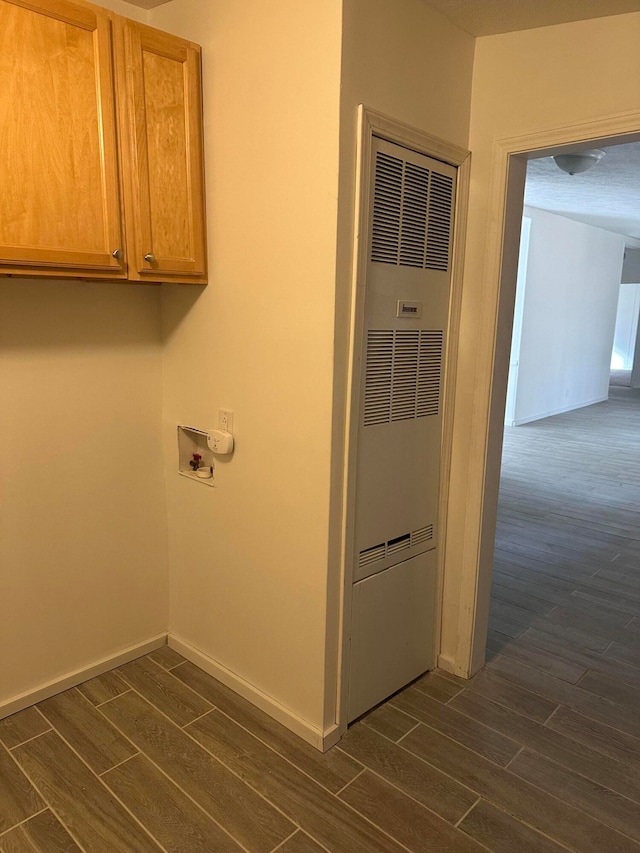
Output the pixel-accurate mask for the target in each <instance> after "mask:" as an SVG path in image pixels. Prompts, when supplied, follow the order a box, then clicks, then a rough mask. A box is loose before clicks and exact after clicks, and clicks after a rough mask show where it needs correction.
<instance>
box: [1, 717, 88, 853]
mask: <svg viewBox="0 0 640 853" xmlns="http://www.w3.org/2000/svg"><path fill="white" fill-rule="evenodd" d="M38 710H39V709H38ZM51 731H54V730H53V729H51ZM43 734H44V732H43ZM31 740H35V738H31ZM7 752H9V750H7ZM9 755H10V756H11V758H12V759H13V761H14V763H15V764H16V766H17V767H18V769H19V770H20V772H21V773H22V774H23V775H24V776H25V778H26V779H27V780H28V782H29V784H30V785H31V786H32V787H33V789H34V790H35V791H36V792H37V794H38V796H39V797H40V799H41V800H42V802H43V803H45V805H46V808H44V809H41V810H40V811H39V812H38V814H42V812H43V811H47V809H48V810H49V811H50V812H51V814H52V815H53V816H54V817H55V819H56V820H57V821H58V823H59V824H60V826H62V827H63V829H64V830H65V831H66V832H67V833H68V834H69V835H70V836H71V838H72V839H73V841H74V842H75V843H76V844H77V845H78V847H79V848H80V850H81V851H82V853H91V851H89V850H86V849H85V847H84V846H83V845H82V844H81V843H80V839H79V838H77V837H76V835H75V834H74V833H73V832H72V830H71V827H69V826H67V824H66V823H65V822H64V821H63V820H62V817H61V816H60V815H59V814H58V811H57V809H55V808H54V806H53V805H52V803H50V802H49V800H48V799H47V797H45V796H44V794H43V793H42V791H41V790H40V789H39V788H38V786H37V785H36V783H35V782H34V781H33V779H32V778H31V776H30V775H29V773H28V772H27V771H26V769H25V768H24V767H23V766H22V765H21V764H20V762H19V761H18V759H17V758H15V757H14V756H13V755H11V753H10V752H9ZM33 817H35V815H31V816H30V817H29V818H27V820H31V818H33ZM22 823H26V821H22ZM12 828H15V827H12Z"/></svg>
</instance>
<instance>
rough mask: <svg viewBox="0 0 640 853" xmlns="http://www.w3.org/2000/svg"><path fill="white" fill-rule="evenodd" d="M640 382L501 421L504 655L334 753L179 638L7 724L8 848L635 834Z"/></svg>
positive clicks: (401, 696) (440, 677)
mask: <svg viewBox="0 0 640 853" xmlns="http://www.w3.org/2000/svg"><path fill="white" fill-rule="evenodd" d="M639 436H640V397H639V395H638V392H633V391H631V390H630V389H613V390H612V399H611V401H610V402H608V403H605V404H599V405H597V406H592V407H590V408H588V409H583V410H580V411H579V412H574V413H571V414H568V415H563V416H559V417H556V418H551V419H548V420H545V421H540V422H538V423H535V424H531V425H528V426H525V427H519V428H517V429H514V430H508V431H507V435H506V440H505V454H504V467H503V482H502V493H501V503H500V519H499V528H498V536H497V549H496V563H495V578H494V588H493V614H492V622H491V630H490V633H489V644H488V649H489V652H488V655H489V663H488V665H487V667H486V669H485V670H483V671H482V672H481V673H479V674H478V675H477V676H476V677H475V678H473V679H471V680H470V681H468V682H465V681H461V680H460V679H457V678H454V677H452V676H449V675H447V674H445V673H441V672H436V673H430V674H428V675H426V676H424V677H423V678H421V679H419V680H418V681H417V682H414V684H412V685H411V686H409V687H408V688H406V689H405V690H403V691H402V692H401V693H398V694H397V695H396V696H394V697H393V698H392V699H390V700H389V701H388V702H386V703H385V704H384V705H382V706H380V707H379V708H377V709H376V710H375V711H373V712H371V713H370V714H369V715H367V716H366V717H365V718H363V719H362V720H361V721H359V722H358V723H356V724H355V725H354V726H352V727H351V729H350V730H349V732H348V733H347V735H346V736H345V737H344V738H343V740H342V741H341V743H340V744H339V746H338V747H335V748H334V749H332V750H330V751H329V752H328V753H326V754H325V755H322V754H320V753H319V752H317V751H316V750H314V749H313V748H312V747H310V746H308V745H307V744H305V743H304V742H303V741H301V740H300V739H298V738H297V737H295V736H294V735H292V734H291V733H290V732H288V731H287V730H286V729H284V728H282V727H281V726H279V725H278V724H277V723H275V722H273V721H272V720H271V719H270V718H268V717H266V716H265V715H264V714H262V713H261V712H259V711H257V710H256V709H254V708H253V707H252V706H251V705H249V704H248V703H247V702H245V701H244V700H242V699H240V698H239V697H237V696H236V695H235V694H233V693H232V692H231V691H229V690H228V689H226V688H225V687H223V686H221V685H220V684H219V683H217V682H216V681H214V680H213V679H212V678H210V677H209V676H208V675H206V674H205V673H203V672H202V671H201V670H199V669H198V668H197V667H195V666H193V665H192V664H191V663H188V662H186V661H184V660H183V658H181V657H180V656H179V655H177V654H176V653H175V652H173V651H171V650H169V649H168V648H164V649H162V650H159V651H157V652H154V653H152V654H150V655H148V656H147V657H144V658H140V659H138V660H137V661H134V662H132V663H129V664H127V665H125V666H123V667H120V668H119V669H117V670H114V671H112V672H110V673H107V674H106V675H103V676H101V677H99V678H96V679H93V680H92V681H88V682H86V683H85V684H83V685H81V686H80V687H78V688H76V689H73V690H68V691H66V692H65V693H61V694H60V695H58V696H56V697H54V698H53V699H49V700H47V701H45V702H42V703H40V704H39V705H37V706H35V707H33V708H29V709H28V710H26V711H23V712H21V713H19V714H16V715H14V716H13V717H10V718H8V719H6V720H4V721H2V722H0V851H2V853H14V851H15V853H24V851H40V852H41V853H58V851H74V850H75V851H77V850H84V851H87V853H103V851H104V853H120V851H124V852H125V853H131V851H148V850H165V851H176V852H177V851H183V852H184V853H197V851H216V853H217V851H221V853H227V851H229V853H230V852H231V851H240V850H247V851H255V853H269V851H275V850H278V851H281V853H318V851H322V850H328V851H336V853H372V851H385V853H391V851H402V850H404V851H406V850H410V851H415V852H416V853H420V851H438V853H445V851H461V853H472V851H482V850H485V851H486V850H490V851H495V853H560V851H563V850H564V851H566V850H573V851H579V853H631V851H635V853H640V712H639V709H640V573H639V571H638V565H639V560H640V525H639V523H638V522H639V520H640V518H639V514H640V510H639V508H640V453H638V449H637V442H638V437H639Z"/></svg>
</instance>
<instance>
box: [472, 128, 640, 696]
mask: <svg viewBox="0 0 640 853" xmlns="http://www.w3.org/2000/svg"><path fill="white" fill-rule="evenodd" d="M637 139H638V137H637V136H636V137H634V136H632V135H630V136H628V137H625V139H624V141H623V142H621V143H620V142H619V145H620V151H619V152H618V153H621V152H622V148H624V147H625V145H627V146H628V147H633V148H634V151H635V145H633V146H629V143H636V142H637ZM610 142H611V140H607V139H598V140H590V141H589V142H588V143H587V144H583V145H582V146H575V145H574V146H570V148H569V149H565V150H571V151H577V150H579V148H580V147H583V148H594V147H598V148H603V147H605V148H606V146H607V145H609V144H610ZM559 150H560V149H557V148H556V149H553V150H551V149H550V150H548V151H542V152H541V151H540V150H537V151H530V152H523V153H518V154H517V155H516V156H517V157H518V159H519V160H520V161H523V160H524V161H528V162H529V164H530V165H532V164H534V163H536V161H537V160H538V159H539V158H540V157H541V156H544V157H550V155H551V154H554V153H557V152H558V151H559ZM608 150H609V151H612V152H615V149H614V148H609V149H608ZM552 163H553V161H551V160H547V162H546V165H545V168H556V167H555V166H553V165H552ZM520 165H522V162H521V163H520ZM523 171H524V170H522V169H521V173H520V178H522V172H523ZM577 179H579V176H575V177H574V180H577ZM600 179H601V180H604V179H605V175H604V173H603V174H602V175H601V176H600ZM514 183H516V184H517V188H516V187H513V186H512V187H511V192H512V193H516V194H517V193H519V196H520V199H521V201H524V202H525V204H526V203H527V202H530V201H531V193H529V191H528V190H527V192H526V194H525V193H524V181H522V180H520V181H515V182H514ZM574 187H575V185H574ZM509 209H510V210H511V215H510V217H509V218H507V220H506V221H505V235H506V236H505V244H507V242H508V233H509V232H511V238H513V236H514V232H515V229H516V227H518V228H519V227H520V222H518V219H517V216H516V215H515V213H514V211H516V210H517V209H518V207H517V204H515V203H513V204H512V206H511V207H510V208H509ZM520 210H521V211H522V205H521V206H520ZM523 213H524V218H523V219H522V232H521V241H520V246H521V250H520V256H519V263H518V274H517V279H518V286H517V287H516V280H515V279H516V276H515V274H513V273H514V270H513V269H512V276H511V278H510V279H509V278H503V289H505V290H506V289H507V288H509V289H510V293H509V294H508V295H506V294H504V293H503V296H504V297H505V299H504V302H505V303H506V302H508V301H511V306H512V307H511V310H512V311H513V312H514V322H513V332H512V338H511V348H510V350H511V354H510V356H506V357H507V358H508V369H506V365H505V364H504V358H505V353H508V352H509V349H508V347H505V345H504V344H505V341H502V347H501V346H500V341H497V344H498V351H502V353H503V364H502V365H501V366H500V365H497V366H496V375H498V374H500V373H501V375H502V376H503V387H502V388H501V389H497V388H496V387H495V385H494V393H503V394H504V395H505V398H506V403H505V422H506V424H507V425H506V427H505V430H504V436H503V438H504V443H503V446H502V457H501V462H500V456H499V455H498V456H497V459H498V462H497V464H498V466H499V467H500V466H501V470H500V497H499V500H498V506H497V525H496V536H495V549H494V554H493V573H492V586H491V589H492V593H491V615H490V618H489V628H488V636H487V660H488V661H489V666H490V668H491V671H492V674H493V675H494V677H496V678H497V679H498V681H499V680H500V678H501V676H502V675H504V676H505V678H507V679H508V680H510V681H511V682H513V678H514V672H515V668H519V670H518V671H519V678H520V682H519V683H520V684H521V685H522V687H523V688H524V689H531V690H535V686H536V685H537V687H538V690H537V691H536V692H545V691H544V690H542V691H541V689H540V688H541V687H542V686H544V685H545V684H546V681H545V679H551V682H550V683H551V686H552V687H553V686H554V685H555V684H562V683H569V684H574V685H577V684H578V683H580V685H582V681H583V679H586V681H585V687H586V689H587V691H591V692H593V693H595V694H596V695H601V696H608V695H609V692H610V691H611V690H616V689H619V688H617V687H616V683H615V682H616V680H617V679H618V676H620V678H621V683H625V680H626V682H628V680H629V678H633V677H634V675H638V676H640V670H639V671H638V672H637V673H634V668H633V667H632V668H631V669H629V670H628V671H626V670H625V667H629V666H632V658H633V659H634V660H635V662H636V663H637V655H638V648H639V638H640V632H638V630H637V628H638V627H639V626H640V580H639V579H638V578H637V576H636V575H635V566H636V565H637V561H638V558H639V557H640V513H638V512H637V509H636V508H637V506H638V505H639V503H640V501H639V499H640V466H639V465H637V464H635V463H634V461H633V459H634V455H633V442H634V441H635V435H637V430H638V428H640V390H638V389H637V388H636V389H633V388H630V387H612V388H609V369H610V361H611V350H612V348H613V341H614V328H615V327H616V309H617V307H618V298H617V297H618V293H619V288H620V282H621V281H624V275H623V274H622V269H623V264H622V258H623V255H624V251H625V242H626V247H627V249H631V250H632V251H633V250H634V249H635V241H634V240H633V239H626V240H625V237H623V236H621V234H620V233H618V234H615V233H613V232H612V231H609V230H606V228H607V224H606V223H603V222H597V223H596V222H593V221H589V218H588V217H587V218H584V217H583V218H580V217H579V216H578V217H576V216H569V217H568V216H567V214H566V212H565V215H558V213H557V212H555V211H550V210H549V209H548V208H547V209H545V210H542V209H540V208H538V207H535V206H526V207H524V210H523ZM594 218H595V217H594ZM618 230H620V229H618ZM622 233H625V232H624V231H623V232H622ZM581 246H582V249H581V248H580V247H581ZM506 251H507V250H506V248H505V252H506ZM602 264H604V266H602ZM616 264H617V269H616ZM616 275H617V276H618V278H617V282H616ZM574 284H575V291H574V290H572V287H573V285H574ZM612 288H615V290H613V289H612ZM505 310H506V308H505ZM509 325H511V324H509ZM607 343H608V349H607ZM523 354H524V358H523ZM507 373H508V376H509V381H508V383H507V381H506V377H507ZM493 426H494V429H496V430H497V429H498V428H499V426H498V425H497V424H494V425H493ZM494 474H497V472H494ZM622 691H623V692H624V688H622Z"/></svg>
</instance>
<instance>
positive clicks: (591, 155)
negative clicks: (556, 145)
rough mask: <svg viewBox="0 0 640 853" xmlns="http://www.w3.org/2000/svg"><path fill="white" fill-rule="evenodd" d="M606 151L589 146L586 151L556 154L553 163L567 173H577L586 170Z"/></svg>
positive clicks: (597, 161) (600, 158)
mask: <svg viewBox="0 0 640 853" xmlns="http://www.w3.org/2000/svg"><path fill="white" fill-rule="evenodd" d="M605 154H606V151H602V149H600V148H591V149H589V150H588V151H578V152H577V153H575V154H558V155H557V156H556V157H554V158H553V159H554V160H555V164H556V166H557V167H558V168H559V169H562V171H563V172H567V173H568V174H569V175H577V174H579V173H580V172H586V171H587V169H590V168H591V167H592V166H595V165H596V163H599V162H600V160H602V158H603V157H604V155H605Z"/></svg>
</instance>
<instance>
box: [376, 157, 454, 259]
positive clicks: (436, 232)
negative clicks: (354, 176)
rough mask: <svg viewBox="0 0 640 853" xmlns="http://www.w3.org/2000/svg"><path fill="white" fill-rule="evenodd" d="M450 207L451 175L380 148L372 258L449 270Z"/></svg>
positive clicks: (451, 197)
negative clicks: (385, 151)
mask: <svg viewBox="0 0 640 853" xmlns="http://www.w3.org/2000/svg"><path fill="white" fill-rule="evenodd" d="M452 207H453V179H452V178H450V177H449V176H447V175H441V174H440V173H439V172H434V171H433V170H432V169H426V168H424V167H423V166H417V165H416V164H415V163H408V162H405V161H404V160H400V159H399V158H398V157H391V156H390V155H389V154H385V153H383V152H381V151H379V152H378V153H377V155H376V172H375V189H374V194H373V226H372V242H371V260H372V261H376V262H378V263H382V264H394V265H396V266H404V267H416V268H417V269H428V270H442V271H444V272H446V271H447V270H448V269H449V244H450V237H451V214H452Z"/></svg>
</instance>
